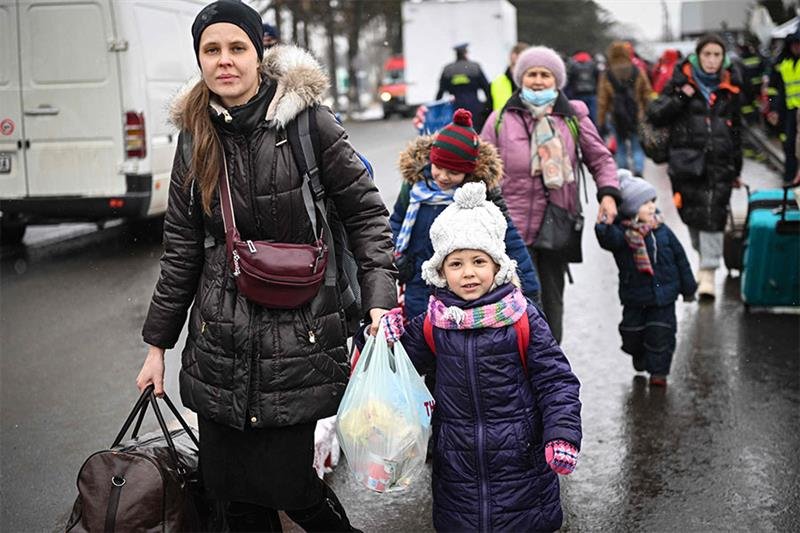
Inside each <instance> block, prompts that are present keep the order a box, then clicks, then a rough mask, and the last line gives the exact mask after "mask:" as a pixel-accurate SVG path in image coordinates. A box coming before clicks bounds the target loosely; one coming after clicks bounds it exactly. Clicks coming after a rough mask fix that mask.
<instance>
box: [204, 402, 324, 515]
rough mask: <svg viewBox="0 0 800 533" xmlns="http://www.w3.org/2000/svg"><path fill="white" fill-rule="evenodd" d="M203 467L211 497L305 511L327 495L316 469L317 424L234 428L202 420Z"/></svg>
mask: <svg viewBox="0 0 800 533" xmlns="http://www.w3.org/2000/svg"><path fill="white" fill-rule="evenodd" d="M197 420H198V426H199V429H200V469H201V471H202V474H203V482H204V484H205V489H206V491H207V494H208V495H209V496H210V497H212V498H216V499H218V500H221V501H230V502H247V503H252V504H255V505H260V506H262V507H269V508H272V509H280V510H293V509H307V508H309V507H312V506H314V505H316V504H317V503H319V502H320V501H321V500H322V499H323V497H324V492H323V484H322V482H321V480H320V479H319V478H318V477H317V473H316V471H315V470H314V467H313V463H314V429H315V428H316V423H315V422H309V423H306V424H298V425H295V426H287V427H277V428H260V429H256V428H252V427H249V426H248V427H247V428H246V429H245V430H244V431H240V430H238V429H234V428H232V427H228V426H225V425H222V424H218V423H216V422H212V421H211V420H208V419H206V418H203V417H202V416H198V417H197Z"/></svg>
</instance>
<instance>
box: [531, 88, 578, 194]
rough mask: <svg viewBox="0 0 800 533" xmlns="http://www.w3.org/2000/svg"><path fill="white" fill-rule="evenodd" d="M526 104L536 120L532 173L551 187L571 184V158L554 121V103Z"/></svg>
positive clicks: (532, 149) (532, 144)
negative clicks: (541, 104) (540, 177)
mask: <svg viewBox="0 0 800 533" xmlns="http://www.w3.org/2000/svg"><path fill="white" fill-rule="evenodd" d="M523 102H524V101H523ZM524 104H525V106H526V107H527V108H528V109H529V110H530V112H531V114H532V115H533V117H534V118H535V119H536V126H535V127H534V130H533V135H531V176H536V175H538V174H541V175H542V179H543V180H544V185H545V187H547V188H548V189H560V188H561V187H563V186H564V184H565V183H572V182H573V181H575V174H574V172H573V169H572V160H571V159H570V157H569V153H567V149H566V146H565V145H564V140H563V139H562V138H561V134H560V133H559V132H558V128H557V127H556V126H555V123H554V121H553V120H554V119H553V116H552V115H551V113H552V111H553V104H546V105H543V106H535V105H533V104H530V103H528V102H524Z"/></svg>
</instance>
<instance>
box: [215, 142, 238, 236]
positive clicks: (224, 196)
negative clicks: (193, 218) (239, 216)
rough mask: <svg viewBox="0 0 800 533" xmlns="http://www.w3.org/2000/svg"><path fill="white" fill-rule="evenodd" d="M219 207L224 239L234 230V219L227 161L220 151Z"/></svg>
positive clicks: (223, 153)
mask: <svg viewBox="0 0 800 533" xmlns="http://www.w3.org/2000/svg"><path fill="white" fill-rule="evenodd" d="M219 174H220V175H219V205H220V206H221V207H222V223H223V224H224V226H225V238H226V239H227V238H228V229H230V228H232V229H236V218H235V217H234V214H233V198H231V184H230V181H229V180H228V160H227V158H226V157H225V150H224V149H223V150H222V171H221V172H220V173H219Z"/></svg>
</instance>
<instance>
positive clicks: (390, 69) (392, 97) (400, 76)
mask: <svg viewBox="0 0 800 533" xmlns="http://www.w3.org/2000/svg"><path fill="white" fill-rule="evenodd" d="M405 68H406V64H405V60H404V59H403V56H392V57H390V58H389V59H387V60H386V62H385V63H384V64H383V79H382V80H381V85H380V87H378V96H379V97H380V99H381V102H382V103H383V118H385V119H388V118H389V117H391V116H392V113H399V114H401V115H403V116H405V117H410V116H413V114H414V110H413V109H412V108H411V107H410V106H408V105H407V104H406V81H405Z"/></svg>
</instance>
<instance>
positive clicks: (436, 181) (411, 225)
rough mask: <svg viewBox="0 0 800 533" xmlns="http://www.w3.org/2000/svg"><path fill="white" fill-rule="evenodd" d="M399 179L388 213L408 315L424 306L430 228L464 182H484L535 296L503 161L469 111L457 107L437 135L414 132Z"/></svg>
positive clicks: (524, 282) (530, 265) (521, 273)
mask: <svg viewBox="0 0 800 533" xmlns="http://www.w3.org/2000/svg"><path fill="white" fill-rule="evenodd" d="M399 166H400V173H401V175H402V177H403V185H402V187H401V189H400V193H399V195H398V198H397V202H396V203H395V206H394V212H393V213H392V216H391V218H390V223H391V226H392V235H393V238H394V242H395V258H396V262H397V267H398V270H399V271H400V283H401V284H403V285H405V300H404V305H405V311H406V316H408V317H413V316H416V315H418V314H421V313H422V312H424V311H425V309H426V308H427V305H428V297H429V296H430V287H428V285H426V283H425V281H423V279H422V274H421V269H422V263H423V262H424V261H425V260H427V259H428V258H430V257H431V255H433V245H432V244H431V239H430V228H431V224H433V221H434V219H436V217H437V216H438V215H439V214H440V213H441V212H442V211H443V210H444V209H445V208H446V207H447V206H448V205H450V204H452V203H453V196H454V194H455V192H456V190H457V189H458V188H459V187H461V185H463V184H464V183H469V182H483V183H484V184H485V185H486V189H487V199H488V200H490V201H492V202H494V203H495V205H497V207H499V208H500V209H501V211H502V212H503V214H504V215H505V217H506V219H507V221H508V231H507V233H506V249H507V250H508V255H509V256H511V258H512V259H514V260H515V261H516V262H517V275H518V276H519V279H520V281H521V283H522V290H523V293H524V294H525V296H527V297H528V298H530V299H531V300H533V301H537V302H538V298H539V279H538V277H537V275H536V271H535V270H534V267H533V262H532V261H531V258H530V256H529V255H528V252H527V249H526V248H525V244H524V242H523V241H522V238H521V237H520V235H519V233H517V230H516V229H515V228H514V226H513V224H512V223H511V219H510V218H509V217H508V213H507V210H506V205H505V202H504V201H503V199H502V196H501V195H500V188H499V184H500V179H501V177H502V175H503V164H502V161H501V159H500V156H499V155H498V154H497V150H496V149H495V148H494V146H492V145H491V144H489V143H486V142H484V141H481V140H480V138H479V137H478V134H477V133H476V132H475V130H474V129H473V127H472V113H470V112H469V111H467V110H466V109H457V110H456V112H455V113H454V115H453V122H452V123H450V124H448V125H447V126H445V127H444V128H442V129H441V130H440V131H439V132H438V133H437V134H436V135H427V136H421V137H417V138H416V139H415V140H414V141H413V142H412V143H411V144H410V145H409V146H408V147H407V148H406V149H405V150H404V151H403V152H402V153H401V154H400V161H399Z"/></svg>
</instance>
